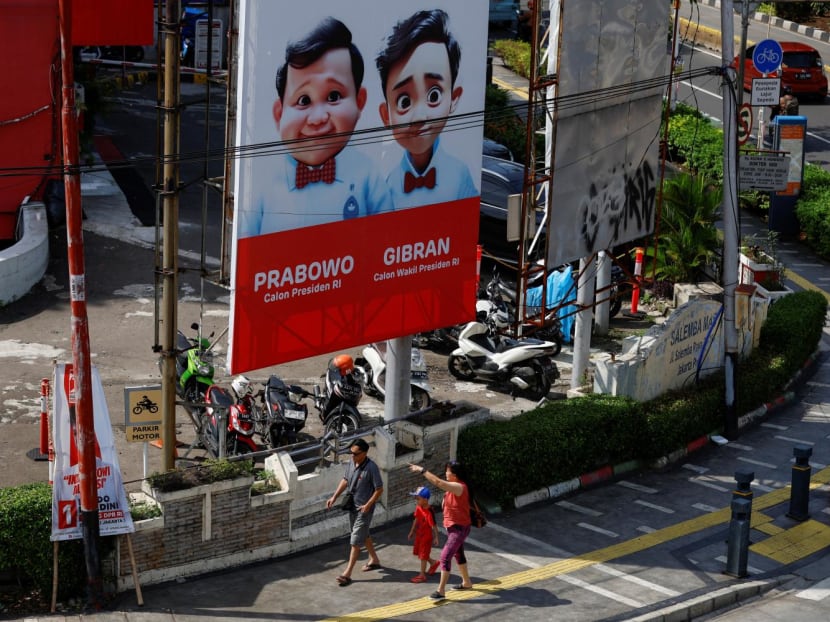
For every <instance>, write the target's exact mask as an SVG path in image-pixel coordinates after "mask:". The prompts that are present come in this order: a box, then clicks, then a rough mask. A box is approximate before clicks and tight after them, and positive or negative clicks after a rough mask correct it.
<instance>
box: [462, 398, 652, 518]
mask: <svg viewBox="0 0 830 622" xmlns="http://www.w3.org/2000/svg"><path fill="white" fill-rule="evenodd" d="M642 427H643V415H642V413H641V412H640V409H639V407H638V405H637V404H636V403H635V402H633V401H631V400H625V399H620V398H612V397H609V396H604V395H591V396H587V397H584V398H579V399H575V400H569V401H567V402H550V403H548V404H545V405H544V406H543V407H541V408H539V409H537V410H534V411H532V412H529V413H526V414H524V415H520V416H518V417H515V418H514V419H512V420H511V421H492V422H488V423H486V424H484V425H481V426H475V427H472V428H468V429H466V430H464V432H463V433H462V435H461V437H460V438H459V442H458V455H459V459H460V460H461V461H462V462H463V463H464V464H467V465H468V466H469V467H470V468H469V476H470V484H471V485H472V487H473V488H474V489H476V490H486V491H487V494H488V495H490V496H492V497H493V498H494V499H496V500H498V501H500V502H502V503H508V502H509V501H510V500H511V499H512V498H513V497H515V496H516V495H518V494H521V493H523V492H527V491H528V490H534V489H536V488H540V487H542V486H546V485H549V484H550V483H551V482H552V481H562V480H564V479H568V478H570V477H573V474H574V473H576V474H580V473H585V472H587V471H592V470H594V469H597V468H599V467H602V466H604V465H606V464H609V463H616V462H619V461H621V460H625V459H626V457H627V456H628V455H630V454H631V453H632V452H634V451H635V450H636V447H637V445H638V444H639V443H640V438H639V437H640V431H641V430H642ZM564 439H567V442H563V441H564ZM477 456H486V459H485V460H481V459H477V458H476V457H477ZM517 474H521V477H518V476H517Z"/></svg>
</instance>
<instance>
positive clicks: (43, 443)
mask: <svg viewBox="0 0 830 622" xmlns="http://www.w3.org/2000/svg"><path fill="white" fill-rule="evenodd" d="M40 453H41V455H44V456H45V455H49V459H50V460H51V459H52V456H51V452H50V451H49V378H44V379H43V380H41V381H40Z"/></svg>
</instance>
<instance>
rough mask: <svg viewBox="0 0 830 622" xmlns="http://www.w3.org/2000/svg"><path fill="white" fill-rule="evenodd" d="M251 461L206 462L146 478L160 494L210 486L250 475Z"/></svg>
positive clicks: (252, 467)
mask: <svg viewBox="0 0 830 622" xmlns="http://www.w3.org/2000/svg"><path fill="white" fill-rule="evenodd" d="M253 470H254V463H253V461H252V460H233V461H230V460H206V461H205V463H204V464H201V465H199V466H196V467H190V468H187V469H175V470H173V471H167V472H166V473H153V474H152V475H150V476H149V477H148V478H147V481H148V482H149V483H150V486H151V487H153V488H155V489H157V490H159V491H161V492H172V491H174V490H183V489H185V488H192V487H193V486H201V485H203V484H211V483H213V482H219V481H222V480H226V479H235V478H237V477H244V476H246V475H251V474H252V473H253Z"/></svg>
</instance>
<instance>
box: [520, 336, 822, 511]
mask: <svg viewBox="0 0 830 622" xmlns="http://www.w3.org/2000/svg"><path fill="white" fill-rule="evenodd" d="M821 356H822V353H821V350H818V349H817V350H816V351H815V352H813V354H811V355H810V356H809V357H808V358H807V360H806V361H805V362H804V365H802V366H801V369H799V370H798V371H797V372H796V373H795V374H794V375H793V377H792V378H790V380H789V381H788V382H787V384H786V385H784V393H782V394H781V395H779V396H778V397H776V398H775V399H773V400H772V401H770V402H767V403H765V404H762V405H761V406H759V407H758V408H756V409H755V410H752V411H750V412H748V413H746V414H745V415H743V416H742V417H739V418H738V429H739V430H742V429H744V428H746V427H747V426H750V425H752V424H754V423H755V422H757V421H759V420H760V419H762V418H764V417H765V416H766V415H768V414H770V413H772V412H774V411H776V410H779V409H780V408H782V407H784V406H787V405H789V404H792V403H793V402H794V401H795V399H796V395H795V392H794V391H791V390H790V389H791V388H792V387H794V386H795V385H797V384H799V383H801V382H802V381H804V380H805V378H806V376H807V374H808V373H811V372H812V371H813V369H814V366H815V364H816V363H817V362H818V360H819V359H820V358H821ZM717 435H718V433H717V432H712V433H710V434H704V435H703V436H701V437H699V438H696V439H694V440H692V441H689V442H688V443H687V444H686V446H685V447H681V448H680V449H677V450H675V451H673V452H671V453H670V454H668V455H666V456H662V457H660V458H657V459H656V460H654V461H653V462H651V463H646V462H644V461H641V460H630V461H627V462H623V463H621V464H618V465H606V466H603V467H600V468H599V469H597V470H595V471H590V472H588V473H584V474H582V475H579V476H577V477H574V478H573V479H569V480H566V481H564V482H559V483H556V484H551V485H550V486H545V487H544V488H538V489H537V490H532V491H530V492H526V493H524V494H521V495H518V496H516V497H514V498H513V505H514V507H515V508H516V509H518V508H521V507H525V506H527V505H531V504H533V503H537V502H539V501H546V500H549V499H558V498H559V497H564V496H565V495H568V494H570V493H572V492H575V491H577V490H581V489H585V488H590V487H592V486H596V485H598V484H601V483H603V482H607V481H610V480H613V479H615V478H617V477H619V476H620V475H622V474H624V473H630V472H632V471H639V470H642V469H644V468H646V467H650V468H652V469H656V470H659V469H663V468H665V467H667V466H669V465H670V464H675V463H677V462H680V461H681V460H683V459H684V458H686V457H688V456H689V455H691V454H693V453H694V452H696V451H699V450H701V449H703V448H704V447H706V446H707V445H708V444H709V443H710V442H711V441H712V437H714V436H717Z"/></svg>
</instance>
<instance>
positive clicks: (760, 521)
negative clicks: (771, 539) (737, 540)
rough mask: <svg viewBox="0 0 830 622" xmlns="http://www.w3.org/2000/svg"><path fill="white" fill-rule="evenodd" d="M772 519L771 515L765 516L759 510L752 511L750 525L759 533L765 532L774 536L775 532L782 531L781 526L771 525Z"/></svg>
mask: <svg viewBox="0 0 830 622" xmlns="http://www.w3.org/2000/svg"><path fill="white" fill-rule="evenodd" d="M772 521H773V518H772V516H767V515H766V514H762V513H761V512H753V513H752V520H751V522H750V527H751V528H752V529H757V530H758V531H760V532H761V533H765V534H767V535H768V536H774V535H775V534H777V533H781V532H782V531H784V528H783V527H779V526H778V525H773V524H772Z"/></svg>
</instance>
